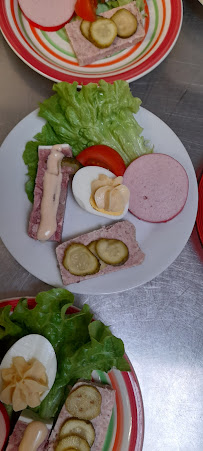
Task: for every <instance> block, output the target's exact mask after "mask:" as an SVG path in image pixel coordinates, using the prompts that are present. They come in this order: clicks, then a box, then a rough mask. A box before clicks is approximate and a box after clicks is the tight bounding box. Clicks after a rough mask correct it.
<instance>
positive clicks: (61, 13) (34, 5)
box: [18, 0, 76, 31]
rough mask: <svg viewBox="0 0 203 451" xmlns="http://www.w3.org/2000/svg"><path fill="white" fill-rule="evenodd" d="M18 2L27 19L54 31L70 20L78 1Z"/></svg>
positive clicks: (22, 0) (38, 0)
mask: <svg viewBox="0 0 203 451" xmlns="http://www.w3.org/2000/svg"><path fill="white" fill-rule="evenodd" d="M18 2H19V6H20V8H21V10H22V12H23V14H24V15H25V17H26V18H27V19H28V20H30V21H31V22H32V23H33V24H34V25H36V26H37V27H39V28H42V29H47V30H50V31H54V30H57V29H59V28H61V27H62V26H64V25H65V24H66V23H67V22H68V21H69V20H70V18H71V17H72V15H73V13H74V8H75V3H76V0H18Z"/></svg>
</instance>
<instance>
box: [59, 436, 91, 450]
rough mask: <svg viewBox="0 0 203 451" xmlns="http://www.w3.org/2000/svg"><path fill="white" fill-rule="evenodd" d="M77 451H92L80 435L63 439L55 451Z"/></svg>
mask: <svg viewBox="0 0 203 451" xmlns="http://www.w3.org/2000/svg"><path fill="white" fill-rule="evenodd" d="M70 449H73V450H77V451H90V447H89V445H88V443H87V442H86V440H84V438H81V437H79V436H78V435H69V436H68V437H65V438H62V440H60V441H59V443H58V445H57V447H56V450H55V451H66V450H70Z"/></svg>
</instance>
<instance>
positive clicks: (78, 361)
mask: <svg viewBox="0 0 203 451" xmlns="http://www.w3.org/2000/svg"><path fill="white" fill-rule="evenodd" d="M73 301H74V296H73V295H72V293H70V292H69V291H67V290H65V289H55V288H54V289H52V290H50V291H47V292H42V293H39V294H38V295H37V296H36V298H30V297H29V298H21V299H19V298H17V299H7V300H5V301H1V303H0V307H1V308H0V362H1V363H0V399H1V401H2V402H0V431H1V434H0V449H1V450H2V451H4V450H7V451H16V450H20V451H23V450H26V451H27V450H28V448H27V447H26V446H27V443H28V442H29V450H30V451H31V450H32V451H33V450H35V451H37V450H38V451H39V450H40V451H43V450H50V451H51V450H53V451H55V450H56V451H63V450H65V449H72V450H82V451H83V450H84V451H85V450H87V451H88V450H93V451H127V450H129V451H134V450H136V451H141V449H142V444H143V436H144V412H143V403H142V396H141V391H140V388H139V383H138V381H137V378H136V375H135V373H134V370H133V368H132V366H131V364H130V361H129V359H128V358H127V356H126V354H125V351H124V345H123V342H122V340H121V339H119V338H116V337H115V336H113V335H112V334H111V332H110V330H109V327H107V326H105V325H104V324H103V323H101V322H100V321H97V320H94V321H92V319H93V315H92V314H91V312H90V309H89V306H88V305H84V306H83V308H82V309H81V310H79V309H77V308H76V307H74V306H73V305H72V304H73ZM50 348H52V350H51V349H50ZM55 358H56V362H55V360H54V359H55ZM50 362H51V363H50ZM53 375H54V376H53ZM31 384H32V385H31ZM37 384H41V385H40V386H39V385H38V386H37ZM31 386H32V390H31V391H32V395H33V392H35V395H36V396H37V395H38V396H39V398H38V400H36V399H33V397H32V396H31V392H30V390H29V388H31ZM43 386H45V388H43ZM45 390H47V392H46V396H45V397H44V395H43V394H42V391H43V393H44V391H45ZM5 401H7V403H5ZM3 402H4V403H3ZM30 405H31V406H32V407H30ZM14 409H15V410H14ZM37 437H38V438H37ZM31 443H32V447H31Z"/></svg>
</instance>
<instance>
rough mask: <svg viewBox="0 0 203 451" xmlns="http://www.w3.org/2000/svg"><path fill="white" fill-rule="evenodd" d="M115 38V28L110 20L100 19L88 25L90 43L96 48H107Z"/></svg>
mask: <svg viewBox="0 0 203 451" xmlns="http://www.w3.org/2000/svg"><path fill="white" fill-rule="evenodd" d="M116 36H117V26H116V24H115V22H113V21H112V20H111V19H105V18H100V19H98V20H96V21H95V22H92V23H91V25H90V39H91V42H92V43H93V44H94V45H95V46H96V47H98V48H100V49H104V48H106V47H109V46H110V45H111V44H112V42H113V41H114V39H115V37H116Z"/></svg>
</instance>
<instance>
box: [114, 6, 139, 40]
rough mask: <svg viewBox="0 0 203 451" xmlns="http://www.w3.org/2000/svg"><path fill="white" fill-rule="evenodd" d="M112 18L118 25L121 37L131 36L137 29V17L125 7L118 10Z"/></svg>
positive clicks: (118, 33) (118, 32)
mask: <svg viewBox="0 0 203 451" xmlns="http://www.w3.org/2000/svg"><path fill="white" fill-rule="evenodd" d="M111 20H113V22H115V24H116V26H117V35H118V36H119V37H120V38H129V37H130V36H132V35H133V34H134V33H135V32H136V30H137V19H136V17H135V16H134V14H132V13H131V12H130V11H128V10H127V9H125V8H122V9H119V10H118V11H116V13H115V14H113V16H111Z"/></svg>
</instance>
